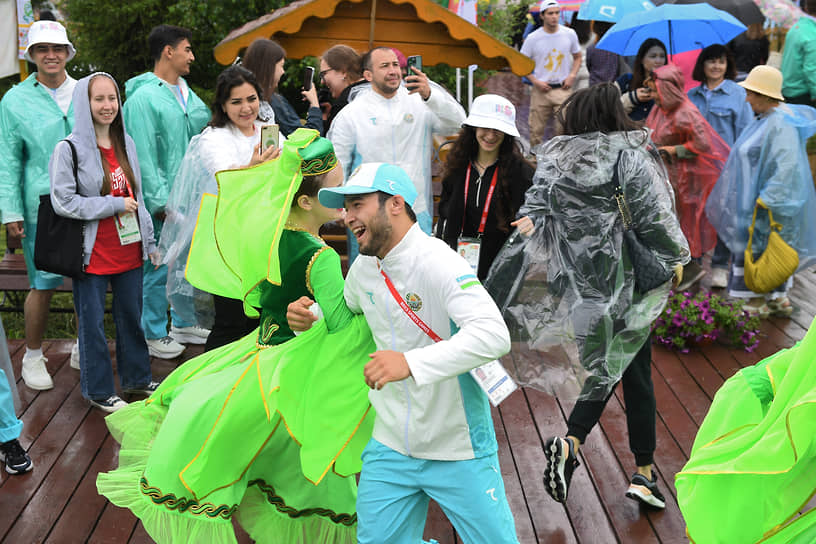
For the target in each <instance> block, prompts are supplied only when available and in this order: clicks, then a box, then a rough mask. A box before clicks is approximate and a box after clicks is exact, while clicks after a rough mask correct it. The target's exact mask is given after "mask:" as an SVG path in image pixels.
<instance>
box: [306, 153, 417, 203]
mask: <svg viewBox="0 0 816 544" xmlns="http://www.w3.org/2000/svg"><path fill="white" fill-rule="evenodd" d="M377 191H382V192H383V193H387V194H389V195H399V196H401V197H402V198H404V199H405V202H406V203H407V204H408V205H409V206H413V205H414V202H416V199H417V190H416V187H414V183H413V182H412V181H411V178H409V177H408V174H406V173H405V170H403V169H402V168H400V167H399V166H396V165H394V164H387V163H384V162H369V163H365V164H361V165H360V166H359V167H358V168H357V169H356V170H355V171H354V172H353V173H352V174H351V176H350V177H349V178H348V180H347V181H346V184H345V185H343V186H342V187H331V188H325V189H320V191H319V192H318V193H317V198H318V200H320V203H321V204H323V205H324V206H326V207H327V208H342V207H344V206H345V199H346V197H347V196H351V195H365V194H368V193H376V192H377Z"/></svg>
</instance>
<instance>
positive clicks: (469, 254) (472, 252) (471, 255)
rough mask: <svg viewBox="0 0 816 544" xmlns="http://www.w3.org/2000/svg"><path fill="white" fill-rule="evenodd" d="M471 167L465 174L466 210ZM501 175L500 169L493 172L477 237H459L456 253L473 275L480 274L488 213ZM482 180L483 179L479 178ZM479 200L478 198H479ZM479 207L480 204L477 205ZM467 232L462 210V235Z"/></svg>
mask: <svg viewBox="0 0 816 544" xmlns="http://www.w3.org/2000/svg"><path fill="white" fill-rule="evenodd" d="M470 168H471V167H470V165H469V164H468V169H467V173H466V174H465V208H467V201H468V199H467V198H468V189H469V187H470ZM498 175H499V168H498V166H497V167H496V169H495V170H493V179H492V180H490V188H489V189H488V190H487V197H485V204H484V209H483V210H482V218H481V221H479V230H478V232H477V235H476V236H459V238H458V240H457V242H456V251H457V252H458V253H459V255H460V256H462V258H464V259H465V260H466V261H467V263H468V264H469V265H470V267H471V268H472V269H473V273H474V274H476V273H478V272H479V256H480V255H481V252H482V233H484V230H485V225H486V224H487V212H488V210H489V209H490V201H491V200H492V199H493V191H494V190H495V189H496V179H497V178H498ZM479 179H481V178H479ZM477 200H478V196H477ZM476 205H477V206H478V202H477V203H476ZM464 230H465V210H464V209H463V210H462V228H461V230H460V231H459V232H460V233H461V232H463V231H464Z"/></svg>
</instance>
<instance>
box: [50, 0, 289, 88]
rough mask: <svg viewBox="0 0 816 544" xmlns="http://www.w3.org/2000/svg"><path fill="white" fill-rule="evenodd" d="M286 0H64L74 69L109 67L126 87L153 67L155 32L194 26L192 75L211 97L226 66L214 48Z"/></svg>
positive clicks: (82, 72) (87, 70) (80, 73)
mask: <svg viewBox="0 0 816 544" xmlns="http://www.w3.org/2000/svg"><path fill="white" fill-rule="evenodd" d="M285 3H287V2H285V1H284V0H240V1H238V0H219V1H217V2H201V1H199V0H176V1H172V0H170V1H169V2H168V1H167V0H131V1H130V2H110V1H108V0H63V2H62V4H61V7H62V9H63V12H64V14H65V16H66V18H67V26H68V29H69V32H70V36H71V39H72V41H73V43H74V45H75V46H76V49H77V56H76V58H75V60H74V61H73V63H72V67H71V72H72V73H73V74H74V75H75V76H84V75H86V74H88V73H90V72H92V71H94V70H104V71H106V72H109V73H110V74H111V75H113V76H114V77H115V78H116V80H117V81H118V82H119V83H120V85H123V84H124V82H125V81H126V80H127V79H129V78H131V77H133V76H135V75H137V74H140V73H142V72H145V71H147V70H152V69H153V60H152V59H151V58H150V55H149V53H148V49H147V36H148V34H150V30H151V29H152V28H153V27H155V26H157V25H160V24H172V25H178V26H181V27H185V28H189V29H190V30H191V31H192V33H193V44H192V45H193V52H194V53H195V55H196V62H195V63H194V64H193V67H192V70H191V72H190V75H189V77H187V78H186V79H187V80H188V82H189V83H190V84H191V85H192V86H193V88H195V89H196V91H197V92H198V91H202V92H201V93H200V94H203V95H204V96H202V98H205V99H206V98H211V97H212V92H211V91H208V90H211V89H212V88H213V87H214V84H215V79H216V77H217V76H218V74H219V73H220V72H221V71H222V70H223V69H224V66H222V65H220V64H218V62H217V61H216V60H215V57H214V56H213V48H214V47H215V45H216V44H217V43H218V42H220V41H221V40H222V39H223V38H224V36H226V35H227V34H228V33H229V32H230V31H231V30H233V29H234V28H237V27H240V26H242V25H243V24H245V23H246V22H248V21H251V20H253V19H256V18H257V17H260V16H261V15H263V14H265V13H268V12H270V11H272V10H273V9H277V8H279V7H281V6H282V5H284V4H285Z"/></svg>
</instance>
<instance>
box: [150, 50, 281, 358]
mask: <svg viewBox="0 0 816 544" xmlns="http://www.w3.org/2000/svg"><path fill="white" fill-rule="evenodd" d="M262 100H263V93H262V91H261V86H260V85H259V84H258V82H257V81H256V80H255V76H254V75H253V74H252V72H250V71H249V70H247V69H246V68H243V67H241V66H230V67H229V68H227V69H226V70H224V71H223V72H221V74H220V75H219V76H218V79H217V80H216V86H215V103H214V104H213V106H212V111H213V114H212V119H210V122H209V125H208V126H207V128H205V129H204V131H203V132H202V133H201V134H199V135H198V136H196V137H194V138H193V139H192V140H191V141H190V145H189V146H188V147H187V153H186V154H185V156H184V160H183V161H182V163H181V167H179V171H178V174H176V179H175V182H174V184H173V189H172V190H171V192H170V196H169V198H168V201H167V219H166V221H165V224H164V228H163V229H162V234H161V239H160V240H159V249H160V251H161V254H162V261H163V262H164V263H166V264H167V267H168V281H167V293H168V298H169V299H170V300H172V304H173V308H175V310H176V312H178V313H179V315H183V316H184V319H185V320H187V321H189V322H192V323H199V324H200V325H208V324H209V323H208V321H210V320H211V319H214V322H213V325H212V330H211V332H210V336H209V337H208V338H207V343H206V349H207V350H210V349H213V348H216V347H218V346H222V345H224V344H228V343H229V342H232V341H233V340H237V339H238V338H241V337H242V336H244V335H245V334H247V333H249V332H250V331H251V330H253V329H254V328H255V327H257V326H258V323H257V320H254V319H249V318H247V317H246V316H245V315H244V312H243V309H242V308H241V303H240V301H236V300H232V299H228V298H224V297H219V296H217V295H215V300H214V314H215V315H214V317H212V316H209V317H207V316H206V314H207V313H208V312H202V310H201V308H202V304H201V301H203V302H204V307H209V304H207V300H208V299H209V296H208V295H207V294H203V293H202V292H200V291H196V290H194V289H193V286H192V285H190V284H189V283H188V282H187V280H185V279H184V269H185V266H186V264H187V253H188V252H189V249H190V242H191V240H192V238H193V230H194V229H195V224H196V218H197V217H198V209H199V206H200V204H201V195H203V194H204V193H217V192H218V185H217V184H216V181H215V173H216V172H218V171H220V170H229V169H233V168H244V167H249V166H254V165H256V164H259V163H261V162H264V161H267V160H270V159H273V158H275V157H277V155H278V153H279V150H278V148H277V147H274V146H269V147H267V148H265V149H262V145H261V131H262V129H263V127H264V126H265V125H264V123H262V122H261V121H259V120H258V111H259V109H260V105H261V102H262ZM196 299H198V301H199V302H197V301H196Z"/></svg>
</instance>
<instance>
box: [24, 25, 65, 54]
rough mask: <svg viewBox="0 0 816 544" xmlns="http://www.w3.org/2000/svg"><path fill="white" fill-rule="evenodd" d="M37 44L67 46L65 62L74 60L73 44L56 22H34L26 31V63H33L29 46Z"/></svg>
mask: <svg viewBox="0 0 816 544" xmlns="http://www.w3.org/2000/svg"><path fill="white" fill-rule="evenodd" d="M38 43H53V44H56V45H67V46H68V58H67V59H66V62H68V61H69V60H71V59H72V58H74V55H76V49H74V44H72V43H71V42H70V41H68V33H67V32H65V27H64V26H62V25H61V24H59V23H58V22H56V21H35V22H34V23H32V25H31V27H30V28H29V29H28V46H27V47H26V52H25V58H26V60H27V61H30V62H34V59H33V58H31V46H32V45H36V44H38Z"/></svg>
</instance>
